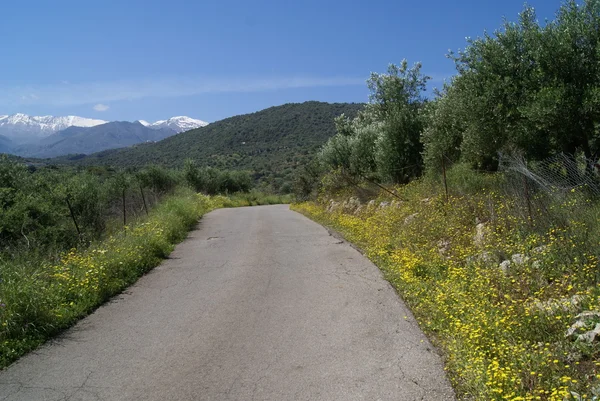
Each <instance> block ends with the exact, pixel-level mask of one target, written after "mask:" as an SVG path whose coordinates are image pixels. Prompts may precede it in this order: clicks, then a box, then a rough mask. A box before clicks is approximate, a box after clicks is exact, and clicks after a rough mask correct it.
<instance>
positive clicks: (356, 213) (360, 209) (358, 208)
mask: <svg viewBox="0 0 600 401" xmlns="http://www.w3.org/2000/svg"><path fill="white" fill-rule="evenodd" d="M362 211H363V206H362V205H360V206H358V207H357V208H356V210H354V215H355V216H358V215H359V214H360V212H362Z"/></svg>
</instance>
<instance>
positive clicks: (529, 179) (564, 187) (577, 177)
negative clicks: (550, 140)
mask: <svg viewBox="0 0 600 401" xmlns="http://www.w3.org/2000/svg"><path fill="white" fill-rule="evenodd" d="M499 161H500V163H499V168H498V170H499V171H500V172H502V173H504V176H505V183H504V192H505V195H506V196H507V197H508V198H510V199H512V200H513V201H514V202H513V203H512V204H511V207H513V208H514V209H515V212H516V213H517V214H518V215H520V216H521V217H522V218H523V219H525V220H528V221H529V222H531V223H532V224H535V223H537V222H544V221H545V220H548V219H550V218H555V217H556V216H555V214H554V213H551V208H552V205H557V204H566V203H565V202H567V201H568V200H571V201H573V200H575V201H576V202H575V203H573V207H575V206H574V205H575V204H577V203H579V204H581V203H580V201H586V200H589V199H591V198H598V197H600V176H599V174H598V164H597V162H596V161H594V160H590V159H586V158H585V157H584V156H583V155H568V154H557V155H554V156H552V157H549V158H547V159H545V160H542V161H537V162H527V161H526V160H525V159H524V158H523V157H522V156H521V155H514V154H512V155H511V154H500V159H499Z"/></svg>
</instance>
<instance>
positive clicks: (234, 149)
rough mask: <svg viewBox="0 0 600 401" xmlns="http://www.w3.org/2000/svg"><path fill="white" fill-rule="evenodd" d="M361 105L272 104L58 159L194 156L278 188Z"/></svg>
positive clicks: (128, 163)
mask: <svg viewBox="0 0 600 401" xmlns="http://www.w3.org/2000/svg"><path fill="white" fill-rule="evenodd" d="M362 108H363V105H362V104H348V103H334V104H330V103H322V102H306V103H301V104H285V105H283V106H276V107H271V108H268V109H265V110H262V111H259V112H256V113H252V114H245V115H241V116H236V117H231V118H227V119H224V120H221V121H217V122H214V123H212V124H210V125H208V126H206V127H203V128H198V129H195V130H191V131H188V132H184V133H181V134H179V135H175V136H172V137H170V138H167V139H164V140H162V141H160V142H156V143H149V144H143V145H137V146H134V147H131V148H123V149H116V150H108V151H104V152H99V153H95V154H92V155H89V156H81V155H80V156H75V157H63V158H57V159H53V160H54V161H55V162H59V163H73V164H77V165H86V166H90V165H110V166H114V167H141V166H144V165H148V164H159V165H163V166H166V167H181V166H183V163H184V161H185V159H187V158H191V159H193V160H194V161H196V163H197V164H198V165H200V166H202V165H206V166H213V167H217V168H220V169H234V170H251V171H252V172H253V173H254V174H255V178H257V179H259V180H260V181H263V182H269V183H271V185H273V187H274V188H276V189H278V188H279V187H280V186H281V185H283V183H285V182H289V181H291V175H292V172H293V170H294V169H295V168H296V167H298V166H300V165H302V164H303V163H305V162H306V161H307V160H308V159H309V158H310V157H311V156H312V155H314V154H315V152H316V150H317V149H318V148H319V147H320V146H321V145H323V144H324V143H325V142H326V141H327V139H328V138H330V137H331V136H333V135H334V134H335V127H334V122H333V120H334V118H335V117H336V116H339V115H340V114H342V113H344V114H346V115H347V116H350V117H354V116H355V115H356V113H357V112H358V110H360V109H362Z"/></svg>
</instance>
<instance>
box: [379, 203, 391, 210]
mask: <svg viewBox="0 0 600 401" xmlns="http://www.w3.org/2000/svg"><path fill="white" fill-rule="evenodd" d="M389 206H390V202H381V203H380V204H379V208H380V209H385V208H386V207H389Z"/></svg>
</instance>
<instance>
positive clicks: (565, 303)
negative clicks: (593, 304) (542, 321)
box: [533, 295, 600, 320]
mask: <svg viewBox="0 0 600 401" xmlns="http://www.w3.org/2000/svg"><path fill="white" fill-rule="evenodd" d="M584 300H585V298H584V297H583V296H581V295H573V296H572V297H570V298H560V299H556V298H553V299H548V300H546V301H539V300H536V301H534V303H533V306H534V307H535V308H536V309H538V310H539V311H541V312H545V313H547V314H549V315H554V314H555V313H557V312H560V313H564V312H574V311H576V310H577V309H578V308H579V305H580V304H581V303H582V302H583V301H584ZM588 314H589V315H588ZM594 316H598V317H600V313H598V312H583V313H580V314H579V315H577V316H575V318H576V319H580V320H581V319H586V318H589V317H594Z"/></svg>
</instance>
